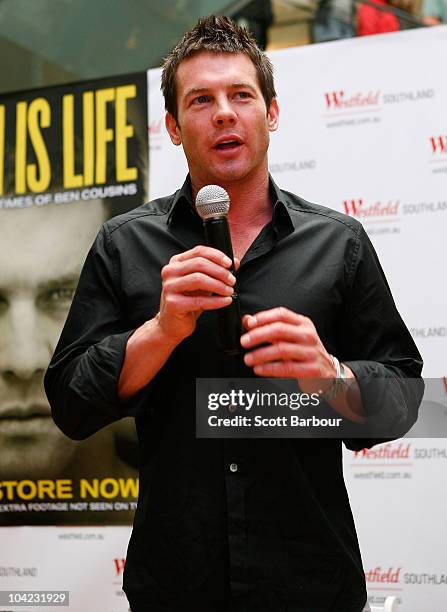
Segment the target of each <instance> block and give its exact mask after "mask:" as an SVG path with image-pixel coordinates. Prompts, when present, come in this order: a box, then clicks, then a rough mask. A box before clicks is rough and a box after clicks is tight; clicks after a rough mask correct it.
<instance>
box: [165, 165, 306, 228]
mask: <svg viewBox="0 0 447 612" xmlns="http://www.w3.org/2000/svg"><path fill="white" fill-rule="evenodd" d="M269 191H270V197H271V200H272V205H273V213H272V226H273V229H274V231H275V233H276V235H277V236H278V238H282V237H284V236H286V235H287V234H290V233H291V232H293V229H294V224H293V221H292V217H291V216H290V212H289V210H288V208H287V199H286V197H285V195H284V193H283V192H282V191H281V190H280V189H279V187H278V186H277V184H276V183H275V181H274V180H273V179H272V177H271V175H269ZM185 216H186V218H189V219H191V218H192V217H196V218H197V219H198V214H197V212H196V210H195V207H194V204H193V201H192V190H191V180H190V177H189V174H188V175H187V177H186V179H185V182H184V183H183V185H182V187H181V188H180V189H179V190H178V191H176V192H175V194H174V198H173V200H172V205H171V209H170V211H169V214H168V217H167V224H168V225H169V226H172V225H175V223H176V222H177V221H180V219H182V220H184V219H185Z"/></svg>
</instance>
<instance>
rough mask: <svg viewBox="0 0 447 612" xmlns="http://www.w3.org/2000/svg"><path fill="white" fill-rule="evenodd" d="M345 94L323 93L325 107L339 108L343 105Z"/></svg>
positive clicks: (342, 92)
mask: <svg viewBox="0 0 447 612" xmlns="http://www.w3.org/2000/svg"><path fill="white" fill-rule="evenodd" d="M344 95H345V92H344V91H343V90H341V91H332V92H331V93H325V94H324V97H325V99H326V107H327V108H331V107H332V106H335V108H340V106H342V105H343V96H344Z"/></svg>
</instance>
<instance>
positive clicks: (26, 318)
mask: <svg viewBox="0 0 447 612" xmlns="http://www.w3.org/2000/svg"><path fill="white" fill-rule="evenodd" d="M0 319H1V320H0V332H1V337H0V370H1V372H2V374H3V376H7V377H9V378H11V377H14V378H20V379H22V380H31V379H32V378H33V377H34V376H36V375H37V374H42V373H43V372H44V371H45V369H46V368H47V366H48V363H49V361H50V358H51V352H52V349H51V346H50V343H49V342H48V340H47V338H46V333H45V321H43V320H42V318H41V317H40V316H39V313H38V310H37V307H36V304H35V303H34V300H32V299H18V300H15V301H14V302H13V303H10V304H9V307H8V309H7V311H6V312H5V313H3V315H2V316H1V317H0Z"/></svg>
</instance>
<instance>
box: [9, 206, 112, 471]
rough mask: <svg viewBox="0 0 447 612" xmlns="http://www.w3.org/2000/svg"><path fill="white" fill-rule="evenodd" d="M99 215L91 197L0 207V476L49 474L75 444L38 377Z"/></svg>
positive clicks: (102, 215)
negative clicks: (54, 414) (60, 425)
mask: <svg viewBox="0 0 447 612" xmlns="http://www.w3.org/2000/svg"><path fill="white" fill-rule="evenodd" d="M104 220H105V213H104V206H103V204H102V202H101V201H99V200H98V201H90V202H87V203H77V204H70V205H64V206H53V205H51V206H47V207H44V208H38V207H33V208H29V209H26V210H18V209H15V210H4V211H0V237H1V239H0V261H1V265H0V477H3V478H5V477H7V478H11V477H12V478H14V477H25V476H28V477H42V476H44V477H52V476H54V475H55V474H57V473H59V472H61V470H62V469H63V468H64V467H65V465H66V464H67V463H68V461H69V460H70V458H71V457H72V455H73V453H74V451H75V449H76V446H77V443H76V442H73V441H71V440H69V439H68V438H66V437H65V436H64V435H63V434H62V433H61V432H60V431H59V430H58V429H57V427H56V425H55V424H54V423H53V421H52V418H51V414H50V407H49V405H48V402H47V399H46V397H45V392H44V388H43V376H44V373H45V370H46V368H47V366H48V363H49V361H50V358H51V355H52V353H53V351H54V348H55V346H56V343H57V340H58V339H59V335H60V332H61V329H62V326H63V324H64V321H65V318H66V315H67V311H68V308H69V306H70V302H71V299H72V297H73V292H74V288H75V286H76V283H77V279H78V276H79V273H80V270H81V267H82V264H83V261H84V259H85V256H86V254H87V251H88V249H89V247H90V245H91V243H92V241H93V239H94V237H95V235H96V233H97V231H98V229H99V227H100V225H101V223H102V222H103V221H104Z"/></svg>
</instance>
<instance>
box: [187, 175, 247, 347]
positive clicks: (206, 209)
mask: <svg viewBox="0 0 447 612" xmlns="http://www.w3.org/2000/svg"><path fill="white" fill-rule="evenodd" d="M229 209H230V197H229V195H228V193H227V192H226V191H225V189H224V188H223V187H219V185H206V186H205V187H202V189H200V191H199V192H198V193H197V196H196V210H197V212H198V214H199V216H200V217H201V219H202V220H203V228H204V231H205V241H206V244H207V245H208V246H210V247H213V248H215V249H219V250H220V251H222V252H223V253H225V255H227V256H228V257H229V258H230V259H231V261H233V265H232V266H231V268H230V272H232V273H233V274H234V272H235V270H234V257H233V247H232V245H231V235H230V227H229V225H228V211H229ZM217 316H218V321H219V332H220V338H221V342H222V346H223V350H224V353H225V354H226V355H228V356H235V355H241V354H242V347H241V335H242V320H241V313H240V305H239V295H238V292H237V287H236V285H235V286H234V293H233V301H232V302H231V304H230V305H229V306H225V307H224V308H221V309H219V310H218V311H217Z"/></svg>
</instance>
